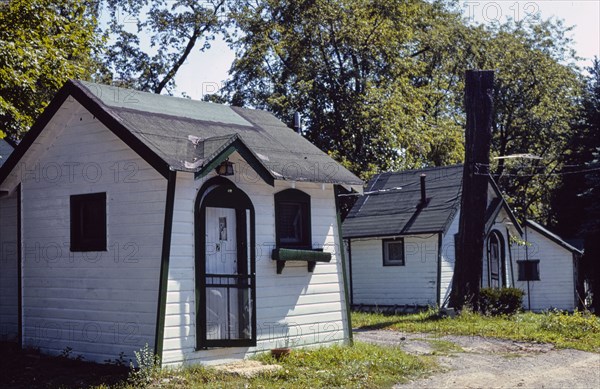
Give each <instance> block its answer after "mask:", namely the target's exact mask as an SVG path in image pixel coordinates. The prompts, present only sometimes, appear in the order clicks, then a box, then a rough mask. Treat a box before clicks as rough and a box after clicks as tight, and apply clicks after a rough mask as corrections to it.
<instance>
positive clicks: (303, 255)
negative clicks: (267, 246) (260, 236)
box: [271, 248, 331, 274]
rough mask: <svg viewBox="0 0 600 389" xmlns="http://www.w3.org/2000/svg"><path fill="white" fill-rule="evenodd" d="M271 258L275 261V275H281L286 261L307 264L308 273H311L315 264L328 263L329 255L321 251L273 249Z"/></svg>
mask: <svg viewBox="0 0 600 389" xmlns="http://www.w3.org/2000/svg"><path fill="white" fill-rule="evenodd" d="M271 258H272V259H273V260H274V261H277V274H281V272H282V271H283V268H284V267H285V263H286V262H287V261H300V262H307V264H308V271H309V272H311V273H312V272H313V270H315V266H316V264H317V262H330V261H331V253H326V252H323V249H286V248H278V249H273V251H272V253H271Z"/></svg>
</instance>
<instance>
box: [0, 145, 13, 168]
mask: <svg viewBox="0 0 600 389" xmlns="http://www.w3.org/2000/svg"><path fill="white" fill-rule="evenodd" d="M13 150H14V147H13V145H11V144H10V142H7V140H6V139H0V166H2V165H4V162H6V160H7V159H8V157H9V156H10V155H11V154H12V152H13Z"/></svg>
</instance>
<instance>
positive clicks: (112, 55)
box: [99, 0, 227, 93]
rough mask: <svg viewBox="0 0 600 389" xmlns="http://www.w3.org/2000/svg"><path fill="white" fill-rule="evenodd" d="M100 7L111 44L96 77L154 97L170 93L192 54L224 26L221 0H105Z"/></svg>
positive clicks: (224, 20) (206, 44) (224, 0)
mask: <svg viewBox="0 0 600 389" xmlns="http://www.w3.org/2000/svg"><path fill="white" fill-rule="evenodd" d="M104 6H105V9H106V10H107V11H108V13H109V23H108V25H107V26H106V28H105V30H104V34H105V35H106V36H107V37H108V38H110V40H109V42H110V43H109V44H108V45H107V47H106V49H105V51H104V52H103V56H102V58H103V68H102V69H100V72H99V73H100V75H101V76H100V78H103V79H104V80H105V81H109V82H118V83H119V84H120V85H122V86H127V87H130V88H134V89H138V90H142V91H147V92H153V93H162V92H167V93H170V92H171V91H172V90H173V88H174V87H175V76H176V74H177V72H178V71H179V69H180V68H181V67H182V66H183V65H184V64H185V62H186V60H187V58H188V57H189V55H190V53H191V52H192V50H194V49H198V50H200V51H204V50H207V49H208V48H210V42H211V41H212V40H214V38H215V34H217V33H220V32H223V28H224V26H225V25H226V24H227V23H226V19H225V18H224V17H223V16H224V11H225V7H226V0H205V1H196V0H152V1H150V0H106V1H105V4H104ZM143 38H147V39H149V42H143V41H142V39H143ZM144 43H146V44H144ZM148 46H149V49H148Z"/></svg>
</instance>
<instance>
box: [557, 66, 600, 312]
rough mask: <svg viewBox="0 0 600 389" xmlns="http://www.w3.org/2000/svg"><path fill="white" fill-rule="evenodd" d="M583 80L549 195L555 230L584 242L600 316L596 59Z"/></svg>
mask: <svg viewBox="0 0 600 389" xmlns="http://www.w3.org/2000/svg"><path fill="white" fill-rule="evenodd" d="M587 70H588V73H589V76H588V77H585V85H586V88H585V93H584V95H583V99H582V101H581V104H579V112H578V117H577V120H576V121H574V122H573V124H572V126H571V131H570V134H569V144H568V147H567V150H568V152H567V153H565V154H564V156H563V158H562V159H563V161H562V162H563V168H562V170H561V173H562V174H561V176H560V178H561V183H560V186H559V188H558V189H557V190H556V191H555V192H554V193H553V198H552V210H553V215H552V216H553V220H555V229H556V231H557V232H558V233H559V234H560V235H561V236H564V237H567V238H579V239H583V240H584V248H585V252H584V257H583V260H582V263H581V264H582V266H581V269H580V271H581V272H582V273H583V278H585V279H586V280H587V281H588V282H589V285H590V286H591V289H592V292H593V299H592V304H593V306H594V308H595V310H596V312H599V313H600V260H599V258H600V243H599V242H600V163H599V162H598V161H599V159H600V158H599V153H600V60H598V58H595V59H594V61H593V62H592V66H591V67H589V68H588V69H587Z"/></svg>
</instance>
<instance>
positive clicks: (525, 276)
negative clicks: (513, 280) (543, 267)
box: [517, 259, 540, 281]
mask: <svg viewBox="0 0 600 389" xmlns="http://www.w3.org/2000/svg"><path fill="white" fill-rule="evenodd" d="M527 265H529V266H535V267H534V268H533V274H532V270H529V271H528V270H527ZM517 266H518V275H519V278H518V281H540V261H539V259H530V260H521V261H517Z"/></svg>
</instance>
